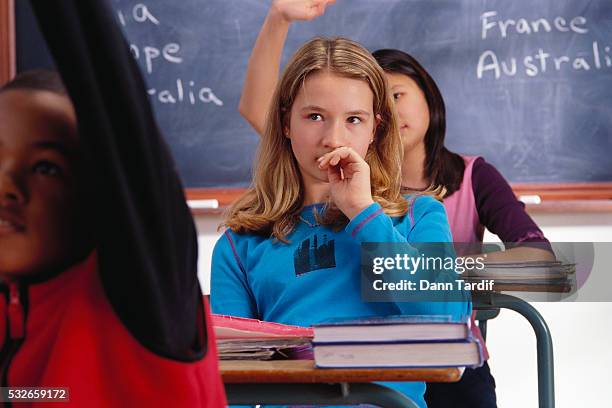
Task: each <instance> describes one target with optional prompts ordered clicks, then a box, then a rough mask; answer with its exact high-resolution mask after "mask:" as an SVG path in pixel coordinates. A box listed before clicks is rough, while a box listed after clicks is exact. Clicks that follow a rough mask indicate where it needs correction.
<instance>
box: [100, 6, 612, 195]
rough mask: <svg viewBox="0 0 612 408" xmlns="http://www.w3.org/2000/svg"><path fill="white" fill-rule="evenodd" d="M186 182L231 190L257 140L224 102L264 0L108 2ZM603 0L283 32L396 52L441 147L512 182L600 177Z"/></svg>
mask: <svg viewBox="0 0 612 408" xmlns="http://www.w3.org/2000/svg"><path fill="white" fill-rule="evenodd" d="M111 4H112V5H113V7H114V11H115V13H116V15H117V19H118V22H119V23H120V24H121V26H122V28H123V30H124V32H125V34H126V37H127V39H128V42H129V44H130V50H131V52H132V54H133V55H134V57H135V58H136V60H137V61H138V63H139V65H140V67H141V69H142V72H143V75H144V76H145V80H146V81H147V84H148V92H149V95H150V97H151V101H152V103H153V105H154V109H155V112H156V116H157V118H158V121H159V124H160V127H161V128H162V130H163V131H164V134H165V135H166V138H167V140H168V142H169V144H170V146H171V148H172V150H173V153H174V155H175V158H176V161H177V165H178V167H179V171H180V173H181V175H182V177H183V179H184V181H185V184H186V185H187V186H188V187H245V186H247V185H248V184H249V181H250V177H251V166H252V160H253V158H254V155H255V151H256V148H257V144H258V136H257V135H256V134H255V133H254V132H253V131H252V129H251V128H250V127H249V126H248V124H247V123H246V122H245V121H244V120H242V119H241V117H240V116H239V114H238V111H237V106H238V101H239V98H240V93H241V90H242V84H243V80H244V76H245V72H246V66H247V62H248V58H249V55H250V52H251V48H252V46H253V44H254V42H255V38H256V36H257V33H258V31H259V28H260V27H261V24H262V23H263V20H264V18H265V15H266V13H267V11H268V8H269V5H270V1H264V0H184V1H180V2H168V1H162V0H146V1H145V0H142V1H130V0H112V2H111ZM611 22H612V2H611V1H609V0H540V1H535V2H534V1H527V0H514V1H502V0H497V1H494V0H338V1H337V2H336V4H334V5H333V6H331V7H329V8H328V11H327V13H326V14H325V15H324V16H323V17H321V18H319V19H317V20H315V21H312V22H305V23H296V24H294V25H293V26H292V27H291V30H290V32H289V36H288V40H287V46H286V47H285V53H284V55H283V63H284V62H285V61H286V60H287V59H288V57H289V55H291V54H292V53H293V52H294V51H295V50H296V49H297V48H298V47H299V46H300V45H301V44H302V43H303V42H304V41H306V40H308V39H309V38H311V37H313V36H315V35H326V36H345V37H349V38H352V39H355V40H357V41H359V42H361V43H362V44H364V45H365V46H366V47H367V48H369V49H370V50H372V51H374V50H375V49H378V48H399V49H402V50H404V51H407V52H409V53H411V54H412V55H414V56H415V57H416V58H417V59H418V60H419V61H421V62H422V63H423V65H424V66H425V67H426V68H427V69H428V71H429V72H430V73H431V74H432V76H433V77H434V79H435V80H436V81H437V83H438V85H439V86H440V88H441V91H442V94H443V95H444V98H445V101H446V106H447V144H448V145H449V147H450V148H451V149H453V150H455V151H458V152H462V153H466V154H476V155H483V156H484V157H485V158H486V159H487V160H488V161H490V162H492V163H494V164H495V165H496V166H498V168H499V169H500V170H501V172H502V173H503V174H504V175H505V176H506V177H507V178H509V179H510V180H511V181H515V182H581V181H585V182H596V181H612V160H611V158H610V155H611V154H612V136H611V133H610V129H612V52H611V50H610V47H612V23H611Z"/></svg>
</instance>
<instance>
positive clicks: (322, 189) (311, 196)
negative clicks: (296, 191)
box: [304, 180, 329, 205]
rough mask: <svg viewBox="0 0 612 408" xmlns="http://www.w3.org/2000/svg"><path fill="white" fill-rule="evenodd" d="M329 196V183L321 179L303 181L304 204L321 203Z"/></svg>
mask: <svg viewBox="0 0 612 408" xmlns="http://www.w3.org/2000/svg"><path fill="white" fill-rule="evenodd" d="M328 198H329V183H327V182H322V181H318V180H317V181H315V180H309V181H306V180H305V181H304V205H312V204H317V203H323V202H325V201H327V199H328Z"/></svg>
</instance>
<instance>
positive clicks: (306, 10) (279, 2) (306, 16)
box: [238, 0, 335, 135]
mask: <svg viewBox="0 0 612 408" xmlns="http://www.w3.org/2000/svg"><path fill="white" fill-rule="evenodd" d="M334 1H335V0H274V1H273V2H272V5H271V6H270V11H269V12H268V15H267V16H266V19H265V21H264V23H263V26H262V27H261V30H260V31H259V35H258V36H257V40H256V41H255V46H254V47H253V52H252V53H251V57H250V58H249V65H248V67H247V72H246V77H245V79H244V87H243V88H242V96H241V97H240V104H239V105H238V111H239V112H240V114H241V115H242V117H244V118H245V119H246V120H247V121H248V122H249V123H250V124H251V126H252V127H253V128H254V129H255V131H256V132H257V133H258V134H259V135H263V132H264V131H265V123H266V116H267V114H268V109H269V106H270V101H271V100H272V95H273V94H274V89H275V88H276V83H277V82H278V75H279V69H280V60H281V55H282V52H283V46H284V45H285V39H286V38H287V32H288V31H289V25H290V24H291V23H292V22H293V21H299V20H312V19H313V18H316V17H318V16H320V15H321V14H323V13H324V12H325V7H326V6H327V5H328V4H330V3H333V2H334Z"/></svg>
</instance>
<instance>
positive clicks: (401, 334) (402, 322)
mask: <svg viewBox="0 0 612 408" xmlns="http://www.w3.org/2000/svg"><path fill="white" fill-rule="evenodd" d="M313 329H314V339H313V343H314V344H324V343H325V344H329V343H373V342H377V343H381V342H382V343H393V342H400V343H407V342H422V341H428V342H436V341H439V342H441V341H461V340H466V339H468V338H469V336H470V322H469V320H467V321H462V322H457V321H452V320H451V316H446V315H423V316H368V317H360V318H335V319H330V320H326V321H324V322H321V323H319V324H316V325H313Z"/></svg>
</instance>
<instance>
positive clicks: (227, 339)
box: [212, 314, 313, 360]
mask: <svg viewBox="0 0 612 408" xmlns="http://www.w3.org/2000/svg"><path fill="white" fill-rule="evenodd" d="M212 324H213V328H214V331H215V337H216V340H217V351H218V353H219V359H221V360H270V359H273V358H289V357H291V358H300V356H301V355H302V354H304V353H306V354H308V355H310V349H311V340H312V336H313V332H312V328H309V327H299V326H291V325H286V324H280V323H273V322H264V321H261V320H257V319H247V318H243V317H236V316H226V315H218V314H213V315H212Z"/></svg>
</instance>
